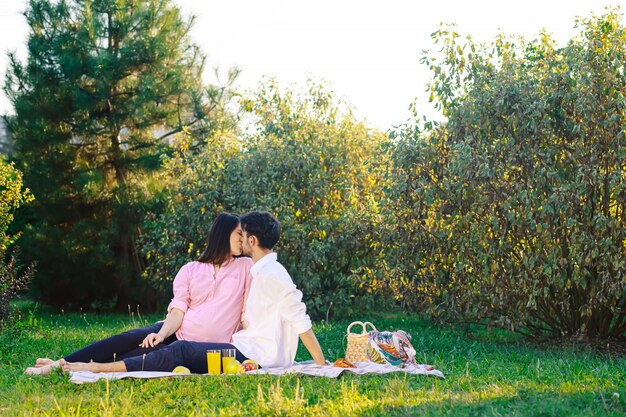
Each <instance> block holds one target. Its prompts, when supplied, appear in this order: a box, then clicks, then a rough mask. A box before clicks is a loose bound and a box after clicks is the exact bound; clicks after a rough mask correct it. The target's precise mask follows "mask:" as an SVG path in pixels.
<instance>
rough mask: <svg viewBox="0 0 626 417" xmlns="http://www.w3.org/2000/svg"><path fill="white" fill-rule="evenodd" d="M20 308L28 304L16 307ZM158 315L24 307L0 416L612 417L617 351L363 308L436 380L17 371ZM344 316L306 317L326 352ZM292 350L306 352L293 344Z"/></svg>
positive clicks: (8, 342)
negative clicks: (74, 377) (535, 341)
mask: <svg viewBox="0 0 626 417" xmlns="http://www.w3.org/2000/svg"><path fill="white" fill-rule="evenodd" d="M23 311H26V310H24V309H23ZM158 318H159V317H157V316H148V317H140V316H138V315H137V314H129V315H112V314H109V315H95V314H75V313H72V314H67V313H65V314H63V313H52V312H39V313H35V314H34V315H32V314H31V315H29V314H25V315H24V317H23V318H22V323H24V326H23V328H22V329H21V330H20V329H18V330H15V331H11V332H8V333H5V334H3V335H1V336H0V371H1V372H0V415H2V416H14V415H15V416H21V415H24V416H152V415H155V416H157V415H158V416H174V415H182V416H206V415H224V416H229V415H289V416H291V415H294V416H300V415H315V416H327V415H339V416H343V415H363V416H366V415H416V414H417V415H437V416H439V415H450V416H482V415H486V416H505V415H506V416H511V415H524V416H526V415H528V416H593V415H601V416H605V415H608V416H611V415H614V416H618V415H619V416H622V415H624V414H625V413H626V382H625V381H626V358H624V356H615V355H611V354H597V353H594V352H593V351H591V350H589V349H585V348H582V347H579V346H576V345H568V346H563V345H562V346H561V347H558V348H557V347H538V346H535V345H532V344H528V343H525V342H524V341H523V340H521V339H520V338H518V337H517V336H515V335H512V334H510V333H506V332H499V331H498V332H493V333H490V332H487V331H483V330H480V329H473V333H472V334H471V335H467V334H466V332H465V331H464V330H461V329H458V328H446V329H440V328H438V327H433V326H430V325H428V324H427V323H425V322H422V321H419V320H417V319H412V318H407V317H402V316H387V317H383V316H382V315H380V314H378V315H372V316H371V317H367V318H368V319H372V320H371V321H374V323H375V324H376V325H377V327H378V328H379V329H394V330H395V329H398V328H399V329H403V330H407V331H409V332H410V333H411V334H412V335H413V344H414V347H415V349H416V350H417V351H418V362H423V363H430V364H432V365H434V366H435V367H437V368H438V369H440V370H441V371H443V372H444V374H445V375H446V379H438V378H429V377H424V376H413V375H406V374H401V373H397V374H390V375H361V376H356V375H352V374H344V375H343V376H341V377H340V378H338V379H328V378H316V377H306V376H284V377H280V378H278V377H271V376H267V375H243V376H219V377H185V378H167V379H153V380H121V381H112V382H106V381H101V382H98V383H92V384H84V385H75V384H73V383H71V382H69V379H68V376H67V375H64V374H62V373H61V372H57V373H54V374H53V375H51V376H48V377H31V376H26V375H23V374H22V372H23V370H24V368H26V367H27V366H31V365H32V364H33V363H34V361H35V358H37V357H38V356H49V357H53V358H57V357H60V356H61V355H62V354H67V353H68V352H71V351H72V350H74V349H76V348H79V347H82V346H83V345H85V344H86V343H88V342H91V341H94V340H97V339H100V338H103V337H106V336H108V335H111V334H114V333H115V332H119V331H122V330H125V329H128V328H130V327H133V326H139V325H143V324H144V323H150V322H152V321H154V320H156V319H158ZM348 323H349V322H347V321H346V322H332V323H330V324H325V323H322V324H318V325H316V326H315V331H316V334H317V335H318V338H319V339H320V343H321V344H322V347H323V349H324V353H325V354H326V356H327V358H328V359H332V360H334V359H336V357H338V356H343V352H344V349H345V340H344V334H345V329H346V326H347V324H348ZM297 359H298V360H306V359H309V357H308V354H306V353H305V350H304V349H303V348H302V346H301V347H300V350H299V355H298V358H297Z"/></svg>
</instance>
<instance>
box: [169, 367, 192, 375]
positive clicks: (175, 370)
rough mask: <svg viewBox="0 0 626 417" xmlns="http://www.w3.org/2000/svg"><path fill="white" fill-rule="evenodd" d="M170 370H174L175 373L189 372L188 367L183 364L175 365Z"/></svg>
mask: <svg viewBox="0 0 626 417" xmlns="http://www.w3.org/2000/svg"><path fill="white" fill-rule="evenodd" d="M172 372H174V373H175V374H191V371H190V370H189V368H186V367H184V366H177V367H176V368H174V370H173V371H172Z"/></svg>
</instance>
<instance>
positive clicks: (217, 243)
mask: <svg viewBox="0 0 626 417" xmlns="http://www.w3.org/2000/svg"><path fill="white" fill-rule="evenodd" d="M239 223H240V221H239V217H238V216H235V215H234V214H230V213H220V214H219V215H218V216H217V218H216V219H215V220H214V221H213V224H212V225H211V230H209V236H208V237H207V242H206V249H205V250H204V253H203V254H202V256H201V257H200V258H198V262H204V263H209V264H214V265H221V264H223V263H224V262H226V261H227V260H228V259H229V258H230V257H231V255H230V235H231V233H233V230H235V229H236V228H237V226H239Z"/></svg>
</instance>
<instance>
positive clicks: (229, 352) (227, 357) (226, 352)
mask: <svg viewBox="0 0 626 417" xmlns="http://www.w3.org/2000/svg"><path fill="white" fill-rule="evenodd" d="M236 353H237V350H236V349H222V371H223V370H224V369H226V364H227V363H228V362H230V361H232V360H234V359H235V357H236Z"/></svg>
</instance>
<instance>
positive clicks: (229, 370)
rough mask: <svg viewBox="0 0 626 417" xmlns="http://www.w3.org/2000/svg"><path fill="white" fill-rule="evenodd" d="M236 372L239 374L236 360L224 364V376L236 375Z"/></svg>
mask: <svg viewBox="0 0 626 417" xmlns="http://www.w3.org/2000/svg"><path fill="white" fill-rule="evenodd" d="M238 372H239V361H238V360H237V359H233V360H232V361H228V362H226V365H224V373H225V374H236V373H238Z"/></svg>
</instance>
